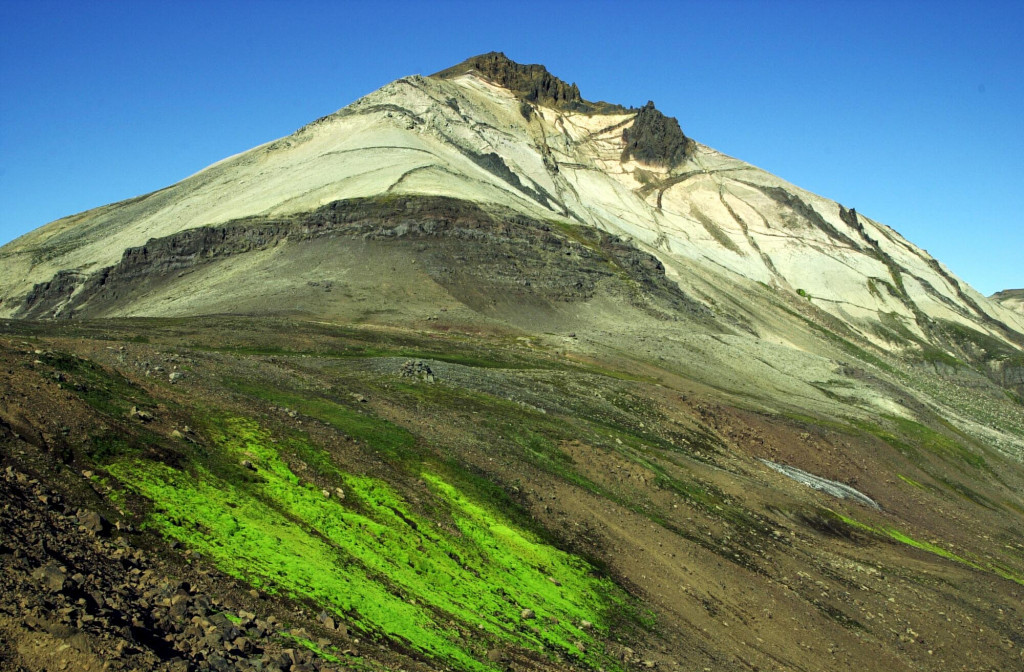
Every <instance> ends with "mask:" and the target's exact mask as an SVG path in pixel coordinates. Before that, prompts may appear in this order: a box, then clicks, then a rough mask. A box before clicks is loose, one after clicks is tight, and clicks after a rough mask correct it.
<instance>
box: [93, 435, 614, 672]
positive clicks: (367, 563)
mask: <svg viewBox="0 0 1024 672" xmlns="http://www.w3.org/2000/svg"><path fill="white" fill-rule="evenodd" d="M206 430H207V434H208V436H210V438H211V441H212V444H213V445H212V446H210V447H209V450H210V453H211V454H214V453H216V455H217V456H218V458H217V459H216V460H207V461H205V462H204V461H203V460H201V459H200V460H197V461H195V462H193V463H192V464H191V465H189V466H187V467H184V468H181V469H178V468H174V467H171V466H168V465H166V464H163V463H159V462H154V461H147V460H143V459H139V458H135V457H128V458H124V459H122V460H120V461H116V462H114V463H112V464H110V465H108V470H109V471H110V473H111V474H112V475H114V476H115V477H116V478H118V479H119V480H121V482H122V483H123V484H124V485H125V486H127V487H128V488H129V489H131V490H133V491H134V492H136V493H138V494H140V495H142V496H143V497H145V498H147V499H149V500H150V501H151V502H152V511H151V513H150V515H149V517H148V523H147V524H148V526H149V527H151V528H152V529H155V530H156V531H158V532H159V533H161V534H162V535H164V536H166V537H168V538H172V539H175V540H178V541H179V542H181V543H183V544H185V545H186V546H188V547H190V548H192V549H194V550H195V551H197V552H199V553H201V554H203V555H205V556H207V557H208V558H209V559H210V560H212V561H213V562H214V563H215V564H216V565H217V566H218V567H219V568H220V569H221V570H223V571H224V572H226V573H228V574H230V575H232V576H235V577H237V578H240V579H243V580H245V581H248V582H249V583H251V584H252V585H255V586H258V587H260V588H262V589H264V590H267V591H268V592H275V593H283V594H285V595H288V596H291V597H294V598H298V599H306V600H311V601H313V602H315V603H317V604H319V605H322V606H323V607H324V608H327V609H329V610H331V611H333V612H335V613H336V614H338V615H340V616H343V617H344V618H345V619H346V620H347V621H348V622H350V623H352V624H353V625H354V626H355V627H356V628H358V629H360V630H362V631H363V632H364V633H366V634H367V635H368V636H371V637H374V636H383V637H386V638H388V639H390V640H391V641H394V642H398V643H400V644H402V645H404V646H408V647H410V648H412V649H415V650H417V651H420V652H421V653H423V654H425V655H427V656H428V657H430V658H434V659H437V660H440V661H443V662H445V663H446V664H450V665H453V666H456V667H458V668H460V669H469V670H473V669H487V668H488V663H487V662H486V657H485V655H484V654H485V653H486V651H487V649H488V648H491V647H493V646H496V645H502V646H509V645H512V646H517V647H522V648H524V649H528V650H532V651H535V652H537V653H540V654H542V655H546V656H548V657H552V656H556V655H557V656H561V657H565V658H570V659H575V660H577V661H579V662H581V663H583V664H586V665H589V666H592V667H597V666H605V667H607V666H609V665H611V664H612V663H611V661H609V660H608V659H606V658H605V657H604V656H603V655H602V652H601V649H600V645H599V644H598V643H597V641H596V640H595V636H597V635H599V634H607V631H608V622H609V617H610V615H611V613H612V610H615V609H618V608H621V607H624V606H626V605H625V603H624V600H625V598H624V593H622V592H621V590H620V589H618V588H616V586H615V585H614V584H613V583H612V582H610V581H609V580H607V579H603V578H598V577H596V576H595V575H594V570H593V567H591V566H590V565H588V564H587V563H585V562H584V561H582V560H581V559H579V558H576V557H574V556H571V555H569V554H567V553H564V552H562V551H560V550H557V549H555V548H554V547H552V546H550V545H547V544H545V543H543V542H542V541H541V540H540V539H539V538H538V537H537V536H536V535H534V534H532V533H530V532H527V531H524V530H523V529H521V528H519V527H517V526H515V525H514V524H513V523H511V522H509V521H508V520H507V519H506V518H505V517H503V516H502V515H501V514H499V513H497V512H496V511H494V510H492V509H490V508H487V507H486V506H485V505H482V504H480V503H478V502H477V501H475V500H474V499H473V498H471V497H470V496H468V495H467V494H466V493H465V492H463V491H461V490H460V489H458V488H457V487H455V486H454V485H452V484H451V483H449V482H448V481H447V480H445V479H444V478H442V477H440V476H438V475H436V474H433V473H427V472H425V473H422V474H421V475H420V478H421V479H422V480H423V481H424V482H425V484H426V486H427V489H428V493H429V497H430V498H431V499H432V502H431V507H432V510H433V511H434V514H433V515H432V516H431V518H429V519H428V518H426V517H424V516H423V515H421V514H417V513H415V512H414V511H413V510H412V509H411V508H410V506H409V504H408V503H407V502H406V501H405V500H404V499H403V498H402V497H401V496H399V495H398V494H397V493H396V492H395V490H394V489H393V488H392V487H391V486H389V485H388V484H387V483H385V482H383V481H381V480H378V479H374V478H370V477H366V476H356V475H352V474H345V473H342V472H340V471H338V470H336V469H335V470H332V471H331V473H328V474H318V477H321V478H328V479H329V483H330V484H331V485H332V486H334V487H343V488H344V491H345V499H344V500H340V499H339V498H338V497H337V496H335V495H332V496H330V497H325V496H324V494H323V493H322V492H321V486H322V485H323V481H321V484H320V485H317V484H314V483H313V482H311V481H310V480H306V479H305V478H300V476H298V475H297V474H296V473H295V471H293V469H292V468H291V467H290V466H289V464H288V462H287V460H286V459H285V453H286V452H289V451H294V452H296V453H302V454H304V455H308V454H311V453H315V452H317V451H318V449H317V448H316V447H315V446H312V445H309V444H308V442H304V441H303V440H302V439H286V440H282V441H281V442H279V443H276V442H275V440H274V437H272V436H271V435H270V434H269V433H268V432H267V431H266V430H264V429H262V428H261V427H260V426H259V425H258V424H257V423H255V422H253V421H251V420H248V419H244V418H235V417H215V418H213V419H211V420H210V421H209V422H208V426H207V428H206ZM298 444H303V445H298ZM320 452H322V451H320ZM243 459H245V460H249V461H250V462H251V463H252V464H253V465H254V466H255V471H251V470H249V469H245V468H243V467H239V466H235V465H237V464H238V463H239V462H240V461H241V460H243ZM324 459H325V460H326V462H328V463H329V458H326V456H325V457H324ZM302 473H303V474H305V473H306V472H304V471H303V472H302ZM246 474H248V475H247V476H246ZM243 476H244V477H243ZM335 484H337V485H335ZM523 609H532V610H533V611H534V612H535V613H536V620H524V619H522V618H521V616H520V612H521V611H522V610H523ZM583 620H587V621H590V622H591V623H593V624H594V629H593V630H584V629H583V628H582V627H581V625H580V624H581V622H582V621H583ZM578 645H579V646H578ZM581 649H582V650H581Z"/></svg>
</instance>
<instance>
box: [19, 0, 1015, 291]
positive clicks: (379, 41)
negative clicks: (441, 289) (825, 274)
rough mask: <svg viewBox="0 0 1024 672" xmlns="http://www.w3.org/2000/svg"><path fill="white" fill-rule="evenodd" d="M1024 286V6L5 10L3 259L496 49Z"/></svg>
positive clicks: (983, 277)
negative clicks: (39, 231)
mask: <svg viewBox="0 0 1024 672" xmlns="http://www.w3.org/2000/svg"><path fill="white" fill-rule="evenodd" d="M491 50H496V51H504V52H505V53H506V54H507V55H508V56H509V57H511V58H513V59H515V60H517V61H520V62H527V63H543V64H545V65H546V66H547V67H548V69H549V70H551V71H552V72H553V73H554V74H555V75H557V76H559V77H561V78H563V79H566V80H568V81H574V82H576V83H577V84H578V85H579V87H580V90H581V92H582V94H583V96H584V97H586V98H588V99H592V100H607V101H610V102H616V103H621V104H624V105H643V104H644V103H645V102H646V101H647V100H648V99H653V100H654V101H655V103H656V104H657V106H658V108H659V109H661V110H662V111H664V112H665V113H666V114H669V115H671V116H675V117H677V118H678V119H679V121H680V124H681V125H682V128H683V130H684V131H685V132H686V133H687V134H688V135H690V136H691V137H693V138H695V139H697V140H698V141H700V142H703V143H705V144H707V145H710V146H712V147H714V148H716V149H718V150H720V151H723V152H725V153H727V154H730V155H732V156H735V157H738V158H740V159H743V160H746V161H749V162H750V163H753V164H755V165H757V166H760V167H761V168H764V169H766V170H769V171H771V172H773V173H775V174H777V175H779V176H781V177H783V178H785V179H787V180H789V181H791V182H793V183H795V184H797V185H799V186H801V187H804V188H806V189H809V190H811V191H813V192H816V193H819V194H821V195H823V196H827V197H829V198H833V199H835V200H837V201H839V202H841V203H843V204H844V205H846V206H847V207H856V208H857V210H858V211H859V212H861V213H863V214H865V215H867V216H869V217H872V218H873V219H876V220H879V221H882V222H884V223H886V224H888V225H890V226H892V227H893V228H895V229H896V230H898V231H899V232H900V233H902V234H903V235H904V236H906V237H907V238H909V239H910V240H911V241H913V242H914V243H916V244H918V245H919V246H921V247H923V248H925V249H927V250H928V251H929V252H931V253H932V255H934V256H935V257H936V258H938V259H939V260H940V261H942V262H944V263H945V264H947V265H948V266H949V267H950V268H951V269H952V270H953V272H955V273H956V274H957V275H959V276H960V277H962V278H964V279H965V280H967V281H968V282H969V283H971V284H972V285H973V286H974V287H975V288H977V289H978V290H980V291H981V292H983V293H985V294H990V293H992V292H994V291H997V290H999V289H1005V288H1010V287H1014V288H1017V287H1024V1H1021V0H1015V1H1011V2H977V3H971V2H965V1H961V2H943V1H941V0H933V1H931V2H924V1H923V0H922V1H920V2H900V1H898V0H889V1H886V2H873V1H871V0H856V1H850V2H845V1H840V0H833V1H830V2H821V1H820V0H817V1H814V2H796V1H793V2H784V1H781V0H775V1H768V0H764V1H762V2H755V1H753V0H747V1H715V2H709V1H707V0H705V1H703V2H692V3H691V2H684V1H682V0H680V1H678V2H663V3H659V2H638V3H627V2H599V1H594V2H557V1H555V0H548V1H547V2H531V1H528V0H517V1H514V2H509V1H507V0H506V1H502V2H485V1H484V0H474V1H472V2H437V1H435V2H427V1H423V2H386V1H379V2H370V1H366V2H308V1H302V0H291V1H281V2H271V1H266V0H264V1H259V0H250V1H248V2H216V1H213V0H210V1H208V2H191V1H186V0H175V1H173V2H158V1H155V0H147V1H142V0H140V1H134V2H117V1H104V2H99V1H89V2H85V1H75V2H47V1H45V0H0V243H4V242H7V241H8V240H11V239H13V238H15V237H17V236H19V235H21V234H22V233H25V232H26V231H29V230H31V229H33V228H36V227H38V226H40V225H42V224H45V223H46V222H49V221H51V220H53V219H56V218H58V217H62V216H65V215H69V214H72V213H75V212H79V211H82V210H86V209H88V208H92V207H96V206H99V205H103V204H106V203H110V202H113V201H117V200H121V199H124V198H129V197H132V196H136V195H139V194H143V193H146V192H149V191H153V190H154V189H159V188H161V187H164V186H167V185H169V184H171V183H173V182H176V181H178V180H180V179H182V178H184V177H186V176H188V175H190V174H191V173H194V172H196V171H197V170H200V169H201V168H203V167H205V166H207V165H209V164H210V163H213V162H214V161H217V160H219V159H221V158H224V157H226V156H228V155H231V154H235V153H238V152H240V151H244V150H246V149H249V148H250V147H253V146H255V145H257V144H261V143H263V142H266V141H268V140H272V139H274V138H277V137H280V136H283V135H287V134H289V133H291V132H293V131H294V130H296V129H297V128H299V127H300V126H302V125H303V124H305V123H307V122H309V121H311V120H313V119H315V118H317V117H320V116H323V115H325V114H329V113H330V112H333V111H335V110H336V109H338V108H340V107H343V106H345V105H347V104H348V103H350V102H352V101H353V100H355V99H356V98H358V97H360V96H362V95H364V94H366V93H369V92H370V91H372V90H374V89H376V88H378V87H380V86H382V85H384V84H386V83H387V82H389V81H391V80H394V79H397V78H399V77H402V76H405V75H410V74H414V73H420V74H429V73H431V72H435V71H437V70H441V69H443V68H445V67H447V66H449V65H453V64H455V63H457V62H459V61H462V60H464V59H465V58H467V57H468V56H471V55H474V54H478V53H482V52H486V51H491Z"/></svg>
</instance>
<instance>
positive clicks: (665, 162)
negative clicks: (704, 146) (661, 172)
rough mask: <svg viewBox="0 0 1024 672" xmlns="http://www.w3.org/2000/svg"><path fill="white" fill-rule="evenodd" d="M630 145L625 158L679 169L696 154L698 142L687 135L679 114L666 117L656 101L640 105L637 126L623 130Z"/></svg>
mask: <svg viewBox="0 0 1024 672" xmlns="http://www.w3.org/2000/svg"><path fill="white" fill-rule="evenodd" d="M622 139H623V140H625V142H626V148H625V149H624V150H622V160H623V161H627V160H629V159H631V158H632V159H636V160H637V161H641V162H643V163H650V164H654V165H659V166H667V167H669V168H675V167H676V166H678V165H679V164H681V163H682V162H683V161H685V160H686V158H687V157H688V156H689V155H690V154H692V153H693V150H694V148H695V147H696V143H694V141H693V140H691V139H690V138H688V137H686V135H685V134H684V133H683V130H682V129H681V128H680V127H679V121H678V120H677V119H676V118H675V117H666V116H665V115H664V114H662V113H661V112H659V111H658V110H657V108H655V107H654V103H653V102H652V101H647V104H646V105H644V106H643V107H642V108H640V111H639V112H637V114H636V119H635V120H634V121H633V125H632V126H630V127H628V128H626V129H625V130H624V131H622Z"/></svg>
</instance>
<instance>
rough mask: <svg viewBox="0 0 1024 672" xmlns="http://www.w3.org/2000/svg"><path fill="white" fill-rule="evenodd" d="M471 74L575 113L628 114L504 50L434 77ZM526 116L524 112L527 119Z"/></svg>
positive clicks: (464, 62)
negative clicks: (518, 60) (582, 94)
mask: <svg viewBox="0 0 1024 672" xmlns="http://www.w3.org/2000/svg"><path fill="white" fill-rule="evenodd" d="M471 71H475V72H476V73H477V74H479V75H480V76H481V77H483V78H485V79H487V80H488V81H491V82H494V83H495V84H497V85H498V86H501V87H504V88H506V89H508V90H509V91H511V92H513V93H515V94H516V95H518V96H520V97H521V98H523V99H524V100H527V101H529V102H532V103H540V104H542V105H547V106H548V107H554V108H557V109H561V110H572V111H574V112H597V113H605V114H607V113H614V112H625V111H626V108H624V107H622V106H621V105H613V104H611V103H604V102H596V103H594V102H591V101H588V100H584V99H583V97H582V96H580V90H579V87H577V86H576V84H568V83H566V82H564V81H562V80H561V79H559V78H558V77H555V76H554V75H552V74H551V73H550V72H548V69H547V68H545V67H544V66H543V65H538V64H529V65H523V64H521V63H516V62H515V61H513V60H512V59H510V58H509V57H508V56H506V55H505V54H503V53H501V52H500V51H492V52H490V53H487V54H481V55H479V56H473V57H472V58H468V59H466V60H465V61H463V62H462V63H459V64H458V65H455V66H452V67H450V68H447V69H445V70H442V71H440V72H437V73H434V74H433V75H431V77H437V78H439V79H448V78H451V77H458V76H459V75H464V74H466V73H467V72H471ZM526 114H527V113H525V112H524V116H526Z"/></svg>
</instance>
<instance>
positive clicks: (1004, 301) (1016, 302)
mask: <svg viewBox="0 0 1024 672" xmlns="http://www.w3.org/2000/svg"><path fill="white" fill-rule="evenodd" d="M989 298H990V299H991V300H992V301H995V302H996V303H998V304H1000V305H1001V306H1003V307H1004V308H1008V309H1010V310H1013V311H1016V312H1018V313H1022V314H1024V289H1004V290H1003V291H1001V292H996V293H995V294H993V295H992V296H990V297H989Z"/></svg>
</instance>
